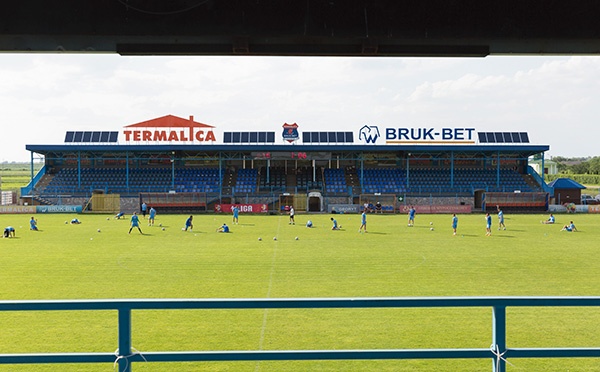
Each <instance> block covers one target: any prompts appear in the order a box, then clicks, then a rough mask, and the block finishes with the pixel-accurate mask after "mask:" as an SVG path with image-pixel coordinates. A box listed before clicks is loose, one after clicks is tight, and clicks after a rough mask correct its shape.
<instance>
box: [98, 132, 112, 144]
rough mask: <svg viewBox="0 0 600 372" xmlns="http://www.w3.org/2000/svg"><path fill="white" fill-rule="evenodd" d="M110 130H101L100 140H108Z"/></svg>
mask: <svg viewBox="0 0 600 372" xmlns="http://www.w3.org/2000/svg"><path fill="white" fill-rule="evenodd" d="M109 137H110V132H100V142H108V138H109Z"/></svg>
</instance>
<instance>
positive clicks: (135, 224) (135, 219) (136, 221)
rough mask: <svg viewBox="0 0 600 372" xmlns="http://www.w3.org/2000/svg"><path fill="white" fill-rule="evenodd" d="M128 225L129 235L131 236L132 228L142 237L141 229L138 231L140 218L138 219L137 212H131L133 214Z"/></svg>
mask: <svg viewBox="0 0 600 372" xmlns="http://www.w3.org/2000/svg"><path fill="white" fill-rule="evenodd" d="M130 224H131V227H130V228H129V234H131V230H133V228H134V227H137V229H138V231H139V232H140V234H142V235H144V233H143V232H142V229H140V218H139V217H138V215H137V212H133V214H132V215H131V221H130Z"/></svg>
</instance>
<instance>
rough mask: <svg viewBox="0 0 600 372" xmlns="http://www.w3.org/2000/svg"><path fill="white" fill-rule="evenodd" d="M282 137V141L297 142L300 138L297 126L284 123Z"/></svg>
mask: <svg viewBox="0 0 600 372" xmlns="http://www.w3.org/2000/svg"><path fill="white" fill-rule="evenodd" d="M282 137H283V139H284V140H286V141H288V142H290V143H291V142H294V141H298V139H299V138H300V135H299V134H298V124H296V123H294V124H288V123H284V124H283V133H282Z"/></svg>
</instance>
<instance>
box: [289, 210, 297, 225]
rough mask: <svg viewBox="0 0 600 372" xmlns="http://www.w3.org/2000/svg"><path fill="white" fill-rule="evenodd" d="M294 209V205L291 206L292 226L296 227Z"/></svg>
mask: <svg viewBox="0 0 600 372" xmlns="http://www.w3.org/2000/svg"><path fill="white" fill-rule="evenodd" d="M294 215H295V212H294V207H293V206H292V205H290V223H289V224H290V225H295V224H296V220H294Z"/></svg>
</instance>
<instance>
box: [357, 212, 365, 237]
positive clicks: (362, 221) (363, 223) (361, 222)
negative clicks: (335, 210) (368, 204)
mask: <svg viewBox="0 0 600 372" xmlns="http://www.w3.org/2000/svg"><path fill="white" fill-rule="evenodd" d="M363 229H364V232H367V212H366V211H364V210H363V212H362V214H361V215H360V227H359V228H358V232H359V233H360V232H363Z"/></svg>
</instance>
